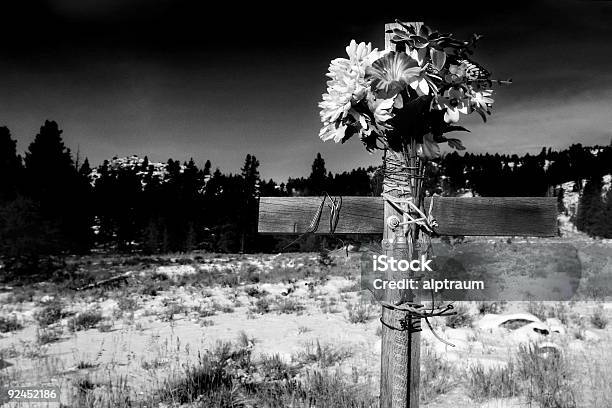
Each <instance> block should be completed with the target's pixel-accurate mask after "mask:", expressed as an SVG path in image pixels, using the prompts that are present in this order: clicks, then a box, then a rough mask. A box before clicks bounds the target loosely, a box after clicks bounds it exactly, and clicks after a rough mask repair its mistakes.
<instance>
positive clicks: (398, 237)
mask: <svg viewBox="0 0 612 408" xmlns="http://www.w3.org/2000/svg"><path fill="white" fill-rule="evenodd" d="M412 24H415V25H417V26H419V25H420V24H422V23H412ZM396 27H398V24H396V23H391V24H385V49H387V50H395V45H394V44H393V43H391V34H388V33H386V31H387V30H390V29H393V28H396ZM388 154H389V153H388ZM385 177H386V176H385ZM385 181H386V180H385ZM406 181H408V182H409V181H410V180H408V174H407V173H406ZM385 184H386V183H385ZM411 193H412V194H414V195H415V196H414V198H415V203H416V204H418V205H419V204H420V203H419V201H420V200H419V197H418V195H420V191H412V192H411ZM389 194H391V195H394V196H400V194H399V193H398V192H397V191H389ZM393 215H396V216H397V215H398V214H397V211H396V210H395V209H394V208H393V207H392V206H391V205H390V204H389V203H386V202H385V206H384V221H383V222H384V223H385V225H384V229H383V243H389V242H392V244H391V245H384V248H385V255H387V256H392V257H393V258H395V259H407V260H411V259H415V258H417V257H418V256H419V254H418V248H419V243H418V242H417V240H418V239H417V234H415V233H414V231H415V230H414V229H413V233H411V234H408V236H406V234H405V232H404V230H403V228H401V227H400V228H396V229H395V230H393V229H392V228H391V227H390V226H389V225H387V220H388V219H389V217H391V216H393ZM400 218H401V216H400ZM413 228H416V226H414V227H413ZM408 240H411V241H412V242H408ZM403 274H404V273H403V272H400V271H395V272H393V271H389V272H387V276H386V278H387V279H402V278H405V277H406V276H404V275H403ZM411 276H412V275H411ZM385 300H386V301H387V302H389V303H392V304H398V303H401V302H402V301H408V302H418V300H419V299H418V297H417V294H416V293H413V292H411V291H410V290H403V291H400V290H389V289H387V290H386V292H385ZM404 317H405V316H404V314H403V313H399V312H394V311H391V310H388V309H385V308H383V310H382V318H383V321H384V322H385V323H386V325H388V326H391V327H394V328H399V327H401V326H402V319H403V318H404ZM386 325H383V327H382V344H381V347H382V350H381V378H380V407H381V408H418V406H419V378H420V371H419V370H420V356H421V355H420V353H421V349H420V339H421V336H420V333H419V332H418V331H417V332H412V331H410V330H406V331H400V330H395V329H393V328H390V327H388V326H386Z"/></svg>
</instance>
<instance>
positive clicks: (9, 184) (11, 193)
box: [0, 126, 23, 203]
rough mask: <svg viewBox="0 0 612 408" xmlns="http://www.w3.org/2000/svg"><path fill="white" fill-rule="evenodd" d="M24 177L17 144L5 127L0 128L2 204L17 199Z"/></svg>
mask: <svg viewBox="0 0 612 408" xmlns="http://www.w3.org/2000/svg"><path fill="white" fill-rule="evenodd" d="M22 175H23V166H22V163H21V157H20V156H18V155H17V142H16V141H15V140H13V139H12V138H11V132H10V131H9V129H8V128H7V127H5V126H3V127H0V203H2V202H6V201H10V200H13V199H15V198H16V196H17V194H18V192H19V190H20V187H21V186H20V184H21V178H22Z"/></svg>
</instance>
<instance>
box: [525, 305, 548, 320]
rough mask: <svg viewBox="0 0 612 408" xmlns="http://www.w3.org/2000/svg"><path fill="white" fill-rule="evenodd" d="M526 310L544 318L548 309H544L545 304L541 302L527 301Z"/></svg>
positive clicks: (539, 317)
mask: <svg viewBox="0 0 612 408" xmlns="http://www.w3.org/2000/svg"><path fill="white" fill-rule="evenodd" d="M527 312H528V313H531V314H532V315H534V316H535V317H537V318H538V319H540V320H546V318H547V317H548V310H547V309H546V305H544V303H542V302H529V304H528V305H527Z"/></svg>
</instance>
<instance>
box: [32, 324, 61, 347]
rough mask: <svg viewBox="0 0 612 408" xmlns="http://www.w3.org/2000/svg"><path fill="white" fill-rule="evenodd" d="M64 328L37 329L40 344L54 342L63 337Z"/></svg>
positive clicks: (37, 340) (37, 339)
mask: <svg viewBox="0 0 612 408" xmlns="http://www.w3.org/2000/svg"><path fill="white" fill-rule="evenodd" d="M61 337H62V329H61V328H55V329H42V328H41V329H36V342H37V343H38V344H40V345H44V344H49V343H54V342H56V341H58V340H59V339H61Z"/></svg>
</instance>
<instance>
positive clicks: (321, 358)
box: [294, 340, 352, 368]
mask: <svg viewBox="0 0 612 408" xmlns="http://www.w3.org/2000/svg"><path fill="white" fill-rule="evenodd" d="M351 354H352V353H351V352H350V351H349V350H347V349H342V348H337V347H335V346H334V345H333V344H324V345H321V343H320V342H319V341H318V340H317V343H316V345H315V344H313V343H312V342H309V343H307V344H306V347H305V348H304V350H303V351H300V352H299V353H297V354H296V355H295V356H294V360H296V361H299V362H300V363H301V364H313V363H316V364H319V365H320V366H321V367H323V368H325V367H330V366H333V365H334V364H336V363H339V362H340V361H342V360H344V359H346V358H347V357H350V356H351Z"/></svg>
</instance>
